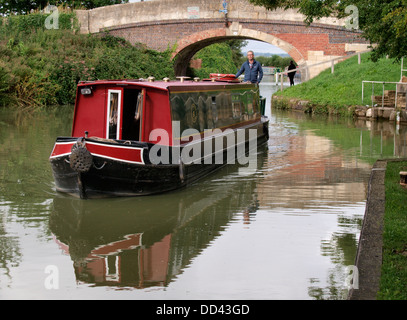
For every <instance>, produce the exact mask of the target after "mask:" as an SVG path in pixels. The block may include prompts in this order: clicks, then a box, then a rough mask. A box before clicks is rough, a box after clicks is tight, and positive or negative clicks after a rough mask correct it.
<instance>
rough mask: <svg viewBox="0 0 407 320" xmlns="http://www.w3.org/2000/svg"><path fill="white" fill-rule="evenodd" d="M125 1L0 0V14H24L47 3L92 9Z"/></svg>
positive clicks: (126, 0)
mask: <svg viewBox="0 0 407 320" xmlns="http://www.w3.org/2000/svg"><path fill="white" fill-rule="evenodd" d="M127 2H128V0H88V1H80V0H0V14H3V15H10V14H26V13H29V12H30V11H31V10H38V9H43V8H45V7H46V6H47V5H57V6H60V5H62V6H66V7H70V8H84V9H93V8H97V7H102V6H108V5H112V4H119V3H127Z"/></svg>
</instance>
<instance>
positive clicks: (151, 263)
mask: <svg viewBox="0 0 407 320" xmlns="http://www.w3.org/2000/svg"><path fill="white" fill-rule="evenodd" d="M275 89H276V88H275V87H274V86H273V84H272V83H267V82H264V83H263V84H262V85H261V93H262V95H263V96H265V97H266V98H267V107H266V112H267V114H268V116H269V117H270V128H269V132H270V140H269V142H268V145H267V146H264V147H262V148H259V150H258V154H257V169H256V170H252V171H250V170H240V169H242V168H239V167H238V166H228V167H225V168H224V169H222V170H220V171H218V172H216V173H215V174H213V175H211V176H209V177H207V178H205V179H203V180H201V181H199V182H197V183H195V184H194V185H191V186H189V187H188V188H186V189H183V190H179V191H175V192H171V193H167V194H162V195H156V196H148V197H140V198H118V199H97V200H79V199H76V198H72V197H70V196H66V195H63V194H60V193H57V192H56V191H55V186H54V182H53V177H52V173H51V169H50V166H49V163H48V157H49V154H50V152H51V149H52V147H53V144H54V141H55V137H56V136H58V135H69V134H70V129H71V121H72V111H73V108H72V107H71V106H66V107H61V108H59V109H58V110H57V111H51V112H47V113H45V112H44V113H40V114H32V115H30V114H24V113H15V112H11V111H7V110H0V299H151V300H153V299H239V300H241V299H261V300H264V299H305V300H314V299H318V300H319V299H325V300H327V299H345V298H346V294H347V286H348V283H349V277H350V271H349V270H350V268H349V266H351V265H352V264H353V263H354V260H355V255H356V250H357V244H358V239H359V234H360V230H361V225H362V221H363V215H364V210H365V202H366V192H367V184H368V180H369V175H370V170H371V167H372V165H373V163H374V162H375V160H376V159H378V158H383V157H406V156H407V154H406V153H407V147H406V134H407V129H406V127H403V126H400V127H398V126H395V125H393V124H388V123H370V122H366V121H356V122H355V121H353V120H349V119H346V120H344V119H338V118H329V117H312V116H308V115H304V114H301V113H288V112H276V111H274V110H273V111H272V110H271V108H270V96H271V94H272V92H274V90H275Z"/></svg>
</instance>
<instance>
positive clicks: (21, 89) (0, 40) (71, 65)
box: [0, 12, 174, 108]
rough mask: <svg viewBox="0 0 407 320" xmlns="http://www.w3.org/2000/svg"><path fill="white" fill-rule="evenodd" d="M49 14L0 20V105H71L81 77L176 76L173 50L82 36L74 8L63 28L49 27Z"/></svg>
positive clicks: (64, 16) (65, 14)
mask: <svg viewBox="0 0 407 320" xmlns="http://www.w3.org/2000/svg"><path fill="white" fill-rule="evenodd" d="M46 17H47V15H43V14H39V13H34V14H29V15H21V16H11V17H7V18H0V107H1V106H6V105H7V106H8V105H13V106H15V105H17V106H19V107H26V108H36V107H41V106H48V105H65V104H72V103H74V99H75V90H76V84H77V82H78V81H79V80H95V79H112V78H129V79H138V78H147V77H148V76H151V75H153V76H155V77H156V78H163V77H174V71H173V65H172V62H171V50H167V51H165V52H157V51H154V50H149V49H147V48H145V47H144V46H142V45H136V46H132V45H130V44H129V43H128V42H126V41H125V40H123V39H120V38H114V37H112V36H110V35H108V34H104V35H83V34H79V33H78V28H77V24H76V18H75V15H74V14H73V13H69V12H62V13H60V16H59V29H58V30H47V29H46V28H45V19H46Z"/></svg>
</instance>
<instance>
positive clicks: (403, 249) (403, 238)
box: [377, 161, 407, 300]
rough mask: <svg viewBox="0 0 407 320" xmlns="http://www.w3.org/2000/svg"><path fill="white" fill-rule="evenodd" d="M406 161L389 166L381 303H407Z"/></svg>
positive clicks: (389, 163)
mask: <svg viewBox="0 0 407 320" xmlns="http://www.w3.org/2000/svg"><path fill="white" fill-rule="evenodd" d="M400 171H407V162H391V161H389V162H388V163H387V169H386V178H385V188H386V206H385V215H384V232H383V263H382V275H381V281H380V290H379V293H378V296H377V298H378V299H380V300H407V210H406V208H407V189H406V188H403V187H402V186H401V185H400V184H399V181H400V175H399V173H400Z"/></svg>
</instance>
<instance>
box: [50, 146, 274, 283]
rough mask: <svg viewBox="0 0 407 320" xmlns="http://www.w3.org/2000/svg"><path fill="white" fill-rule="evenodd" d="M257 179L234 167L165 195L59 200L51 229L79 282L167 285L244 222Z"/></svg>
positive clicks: (253, 203)
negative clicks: (238, 218) (237, 220)
mask: <svg viewBox="0 0 407 320" xmlns="http://www.w3.org/2000/svg"><path fill="white" fill-rule="evenodd" d="M265 157H267V146H264V147H263V148H261V150H259V151H258V158H257V166H258V169H259V168H261V167H262V166H263V163H264V162H265ZM240 169H241V167H240ZM259 179H262V173H261V170H257V171H256V172H255V173H254V174H252V175H250V176H241V177H239V166H238V165H230V166H227V167H225V168H223V169H221V170H220V171H219V172H217V173H215V174H214V175H212V176H211V177H208V178H205V179H204V180H201V181H200V183H199V185H198V184H195V185H192V186H191V188H189V189H185V190H180V191H174V192H172V193H169V194H162V195H156V196H150V197H141V198H117V199H98V200H88V201H81V200H79V199H76V198H72V197H65V196H58V197H56V198H55V199H54V202H53V210H52V214H51V216H50V229H51V231H52V233H53V234H54V235H55V238H56V241H57V243H58V245H59V246H60V247H61V248H62V249H63V250H64V251H65V252H66V253H67V254H69V255H70V256H71V259H72V260H73V262H74V269H75V275H76V279H77V281H79V282H83V283H91V284H95V285H101V286H118V287H134V288H146V287H152V286H166V285H168V284H169V283H170V282H171V281H172V280H173V279H174V277H175V276H176V275H178V274H180V273H181V272H182V270H183V269H184V268H185V267H186V266H187V265H188V264H189V263H190V262H191V260H192V259H193V258H194V257H196V256H197V255H199V253H200V252H201V251H202V250H203V249H204V248H205V247H207V246H208V245H209V243H210V242H211V241H212V240H213V239H214V238H215V237H216V236H218V235H219V233H220V232H221V231H222V230H223V229H224V228H225V227H226V225H227V224H228V223H229V222H230V221H231V220H232V219H233V218H234V216H235V214H239V213H243V219H244V223H249V220H250V216H251V215H252V214H253V213H255V212H256V211H257V208H258V201H257V196H256V193H255V189H256V186H257V182H258V181H259ZM225 182H227V183H225Z"/></svg>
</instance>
